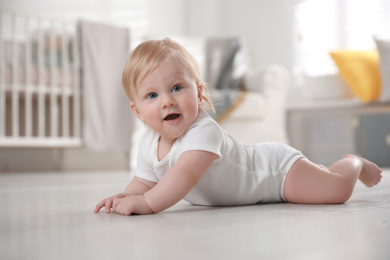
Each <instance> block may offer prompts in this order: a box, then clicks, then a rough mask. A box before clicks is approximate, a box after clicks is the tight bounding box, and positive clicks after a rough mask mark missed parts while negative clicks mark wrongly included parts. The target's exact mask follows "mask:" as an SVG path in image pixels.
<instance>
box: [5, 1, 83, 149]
mask: <svg viewBox="0 0 390 260" xmlns="http://www.w3.org/2000/svg"><path fill="white" fill-rule="evenodd" d="M78 42H79V41H78V35H77V26H76V22H69V21H64V20H60V19H56V18H50V17H44V16H41V15H36V14H32V13H25V12H19V11H18V12H16V11H13V10H8V9H1V8H0V147H16V146H19V147H38V146H39V147H65V146H78V145H80V144H81V129H80V128H81V125H80V122H81V118H80V117H81V116H80V115H81V111H80V110H81V106H80V100H81V92H80V59H79V47H78Z"/></svg>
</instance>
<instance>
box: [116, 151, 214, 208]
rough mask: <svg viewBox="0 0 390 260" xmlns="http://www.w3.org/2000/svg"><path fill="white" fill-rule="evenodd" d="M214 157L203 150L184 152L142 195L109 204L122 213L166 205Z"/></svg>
mask: <svg viewBox="0 0 390 260" xmlns="http://www.w3.org/2000/svg"><path fill="white" fill-rule="evenodd" d="M217 157H218V156H217V155H215V154H213V153H210V152H205V151H187V152H184V153H183V154H182V155H181V156H180V158H179V159H178V161H177V162H176V164H175V165H174V166H173V167H171V168H170V169H169V170H168V171H167V172H166V173H165V174H164V176H163V178H162V179H161V180H160V181H159V182H158V183H157V184H156V185H155V186H153V188H151V189H150V190H149V191H147V192H145V193H144V194H143V195H138V196H125V197H120V198H114V200H113V203H112V208H113V209H114V211H115V212H117V213H119V214H122V215H130V214H132V213H136V214H150V213H156V212H159V211H162V210H164V209H167V208H169V207H170V206H173V205H174V204H176V203H177V202H179V201H180V200H181V199H182V198H184V197H185V196H186V195H187V193H188V192H189V191H190V190H191V189H192V187H194V186H195V184H197V183H198V181H199V180H200V178H201V177H202V176H203V174H204V172H205V171H206V170H207V169H208V168H209V167H210V166H211V164H212V163H213V161H214V160H215V159H217Z"/></svg>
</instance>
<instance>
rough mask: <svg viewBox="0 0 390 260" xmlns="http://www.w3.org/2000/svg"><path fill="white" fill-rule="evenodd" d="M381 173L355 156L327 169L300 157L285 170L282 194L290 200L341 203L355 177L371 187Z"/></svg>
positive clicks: (346, 198)
mask: <svg viewBox="0 0 390 260" xmlns="http://www.w3.org/2000/svg"><path fill="white" fill-rule="evenodd" d="M381 172H382V171H381V170H380V169H379V168H378V166H376V165H375V164H374V163H372V162H370V161H368V160H366V159H363V158H360V157H357V156H354V155H346V156H344V157H343V159H341V160H340V161H337V162H335V163H334V164H333V165H332V166H331V167H329V169H327V168H325V167H323V166H319V165H316V164H314V163H312V162H310V161H309V160H308V159H306V158H302V159H300V160H298V161H297V162H296V163H295V164H294V165H293V166H292V168H291V169H290V171H289V172H288V174H287V176H286V180H285V184H284V190H283V194H284V197H285V199H286V200H287V201H288V202H293V203H313V204H314V203H344V202H345V201H347V200H348V199H349V198H350V197H351V195H352V192H353V189H354V187H355V184H356V181H357V179H360V180H361V181H362V182H363V183H364V184H365V185H367V186H373V185H375V184H377V183H378V182H379V181H380V178H381V177H382V176H381V175H380V173H381Z"/></svg>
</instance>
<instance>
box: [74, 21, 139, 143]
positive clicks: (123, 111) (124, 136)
mask: <svg viewBox="0 0 390 260" xmlns="http://www.w3.org/2000/svg"><path fill="white" fill-rule="evenodd" d="M79 30H80V36H81V58H82V60H81V62H82V89H83V90H82V91H83V92H82V93H83V121H82V122H83V123H82V126H83V139H84V142H85V145H86V146H87V147H88V148H92V149H95V150H111V151H130V147H131V134H132V128H133V115H132V112H131V109H130V105H129V101H128V99H127V97H126V94H125V92H124V90H123V88H122V71H123V67H124V64H125V61H126V58H127V56H128V53H129V47H130V39H129V30H128V29H127V28H122V27H115V26H112V25H106V24H98V23H94V22H88V21H80V22H79Z"/></svg>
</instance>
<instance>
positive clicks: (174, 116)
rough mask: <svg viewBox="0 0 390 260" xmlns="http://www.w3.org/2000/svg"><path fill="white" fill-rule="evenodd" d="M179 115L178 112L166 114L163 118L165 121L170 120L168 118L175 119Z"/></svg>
mask: <svg viewBox="0 0 390 260" xmlns="http://www.w3.org/2000/svg"><path fill="white" fill-rule="evenodd" d="M179 117H180V114H170V115H167V116H166V117H165V118H164V120H166V121H170V120H175V119H177V118H179Z"/></svg>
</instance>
